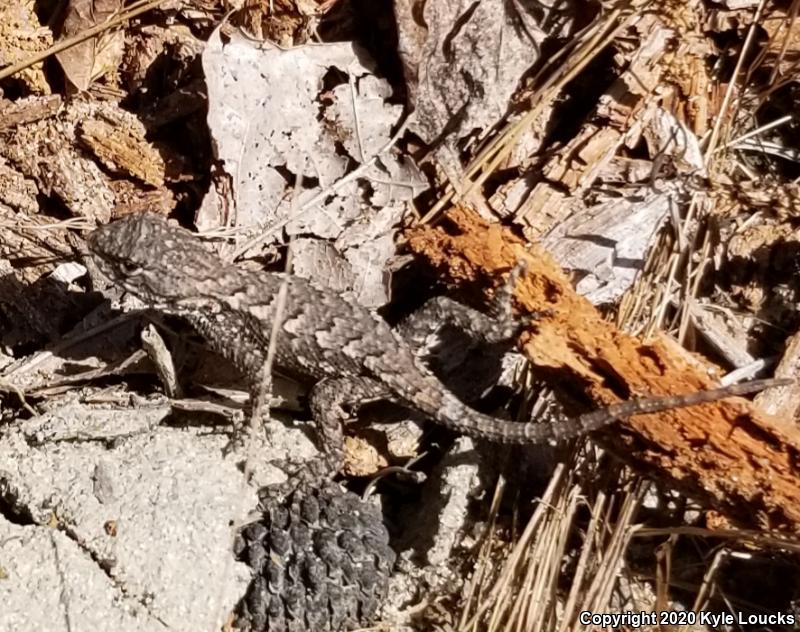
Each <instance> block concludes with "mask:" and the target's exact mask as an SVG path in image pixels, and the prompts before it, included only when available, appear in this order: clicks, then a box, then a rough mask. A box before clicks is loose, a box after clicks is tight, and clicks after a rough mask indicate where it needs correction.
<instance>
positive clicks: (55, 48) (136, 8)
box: [0, 0, 166, 79]
mask: <svg viewBox="0 0 800 632" xmlns="http://www.w3.org/2000/svg"><path fill="white" fill-rule="evenodd" d="M164 2H166V0H150V1H149V2H143V0H140V2H136V3H134V4H133V5H131V7H130V8H129V9H128V10H127V11H124V12H123V13H120V14H119V15H117V16H116V17H114V18H111V19H110V20H108V21H106V22H103V23H102V24H97V25H96V26H93V27H92V28H90V29H86V30H85V31H82V32H81V33H77V34H75V35H73V36H72V37H68V38H67V39H65V40H62V41H60V42H56V43H55V44H53V45H52V46H51V47H50V48H48V49H47V50H43V51H41V52H39V53H36V54H35V55H32V56H31V57H28V58H27V59H23V60H22V61H21V62H18V63H16V64H13V65H11V66H8V67H6V68H4V69H3V70H0V79H5V78H6V77H10V76H11V75H14V74H16V73H18V72H20V71H21V70H25V69H26V68H27V67H28V66H33V65H34V64H38V63H39V62H40V61H44V60H45V59H47V58H48V57H50V55H55V54H56V53H60V52H61V51H63V50H67V49H68V48H71V47H72V46H75V45H76V44H80V43H81V42H85V41H86V40H88V39H91V38H93V37H95V36H96V35H99V34H100V33H102V32H103V31H107V30H109V29H112V28H114V27H115V26H118V25H120V24H122V23H123V22H127V21H128V20H130V19H131V18H134V17H136V16H137V15H141V14H142V13H145V12H147V11H149V10H150V9H154V8H156V7H157V6H158V5H159V4H163V3H164Z"/></svg>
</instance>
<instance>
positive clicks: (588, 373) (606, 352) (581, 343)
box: [408, 208, 800, 533]
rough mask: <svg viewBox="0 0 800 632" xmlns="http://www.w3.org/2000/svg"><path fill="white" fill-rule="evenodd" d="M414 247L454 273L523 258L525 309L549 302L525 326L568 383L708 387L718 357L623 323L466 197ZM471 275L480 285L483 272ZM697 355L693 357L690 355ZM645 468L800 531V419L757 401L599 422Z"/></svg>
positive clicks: (545, 371)
mask: <svg viewBox="0 0 800 632" xmlns="http://www.w3.org/2000/svg"><path fill="white" fill-rule="evenodd" d="M408 246H409V248H410V249H411V250H412V251H413V252H414V253H415V254H416V255H418V256H420V257H422V258H424V259H425V260H427V261H428V262H429V263H430V264H431V265H432V266H434V267H435V268H436V269H437V273H438V274H440V275H441V276H442V278H445V279H447V280H449V281H453V282H456V283H462V284H464V285H468V284H469V282H470V281H475V280H480V281H481V283H480V285H481V287H485V286H486V285H491V283H487V279H494V280H495V281H496V282H495V284H497V283H499V282H500V279H501V278H502V276H503V275H505V274H506V273H507V272H508V271H509V269H511V268H512V267H513V266H514V264H515V263H516V262H517V261H518V260H519V259H524V260H525V261H526V262H527V264H528V272H527V274H526V275H525V276H524V278H522V279H520V281H519V282H518V284H517V287H516V290H515V294H514V296H515V299H516V301H517V305H518V306H519V307H520V309H521V310H522V311H523V312H534V311H543V310H549V311H550V313H549V315H546V316H544V317H542V318H541V319H539V320H538V321H537V322H536V324H535V326H533V327H532V328H531V329H530V330H529V331H528V332H527V333H526V334H525V335H523V338H522V343H523V345H522V348H523V351H524V352H525V354H526V355H527V357H528V358H529V359H530V360H531V362H532V363H533V365H534V367H535V368H536V369H537V372H538V373H539V374H540V375H541V376H542V377H545V378H547V379H549V380H550V381H551V382H552V383H553V385H554V386H555V387H556V388H558V387H559V383H560V384H561V386H562V387H564V386H565V385H567V384H569V385H576V384H577V385H581V386H582V387H583V388H584V389H585V393H586V394H587V395H588V396H589V397H590V398H591V399H592V400H593V401H594V402H595V403H596V405H597V406H601V405H607V404H610V403H612V402H615V401H618V400H619V399H625V398H629V397H636V396H641V395H646V394H654V395H660V394H672V393H683V392H691V391H696V390H700V389H707V388H710V387H712V386H715V385H716V384H717V383H716V381H715V379H714V377H713V374H714V372H715V370H714V368H713V367H712V366H711V365H710V364H707V363H704V362H703V361H702V360H700V359H699V358H697V357H695V356H691V355H689V354H687V353H686V352H685V351H683V350H682V349H680V348H679V347H677V345H672V344H671V343H670V342H669V341H668V340H667V339H666V338H665V339H660V340H656V341H655V342H652V343H647V344H645V343H643V342H641V341H640V340H638V339H636V338H634V337H632V336H629V335H627V334H625V333H623V332H621V331H619V330H618V329H617V328H616V327H615V326H614V325H613V324H612V323H609V322H607V321H606V320H604V319H603V317H602V316H601V314H600V313H599V312H597V311H596V310H595V309H594V307H592V305H591V304H590V303H589V302H588V301H587V300H586V299H584V298H582V297H580V296H578V295H577V294H576V293H575V292H574V290H573V289H572V287H571V285H570V283H569V281H568V280H567V278H566V276H565V275H564V274H563V272H562V271H561V269H560V268H559V267H558V266H557V265H556V264H555V263H554V262H553V260H552V258H551V257H550V255H549V254H547V252H545V251H544V250H543V249H541V248H539V247H537V246H535V245H534V246H528V247H526V245H525V244H524V243H523V242H522V241H520V240H519V239H517V238H516V237H514V236H513V235H511V233H509V232H508V231H506V230H505V229H503V228H502V227H500V226H498V225H489V224H487V223H486V222H484V221H483V220H481V219H480V218H478V217H477V216H476V215H475V214H473V213H471V212H469V211H467V210H466V209H463V208H454V209H452V210H451V211H450V212H449V213H448V214H447V215H446V217H445V218H444V219H443V220H442V222H440V224H439V225H438V226H436V227H433V226H421V227H419V228H416V229H415V230H413V231H412V232H411V233H410V234H409V239H408ZM472 285H477V284H475V283H473V284H472ZM687 356H688V357H687ZM598 439H599V440H600V441H602V442H604V443H605V444H606V445H608V447H609V448H610V449H612V450H613V451H614V452H615V453H616V454H618V455H620V456H622V457H623V458H625V459H626V460H628V461H630V462H631V463H632V464H633V465H634V466H636V467H637V468H638V469H639V470H643V471H644V472H646V473H652V474H654V475H655V476H656V477H657V478H658V479H659V480H663V481H665V482H667V483H668V484H670V485H671V486H673V487H675V488H677V489H680V490H682V491H684V492H686V493H687V494H688V495H690V496H693V497H695V498H697V499H698V500H700V501H701V502H704V503H706V504H708V505H710V506H713V507H715V508H717V509H719V510H720V511H722V512H723V513H724V514H725V515H726V516H727V517H728V518H730V519H732V520H734V521H736V522H738V523H739V524H742V525H747V526H756V527H758V528H770V529H779V530H783V531H786V532H793V533H797V532H800V485H798V480H800V479H798V475H799V474H800V459H799V458H798V454H799V453H800V431H798V429H797V428H795V427H793V426H790V425H789V424H785V423H780V422H779V420H776V419H774V418H771V417H769V416H767V415H766V414H764V413H762V412H760V411H759V410H758V409H757V408H756V407H754V406H753V404H751V403H750V402H749V401H747V400H745V399H742V398H731V399H728V400H725V401H723V402H718V403H715V404H708V405H703V406H697V407H693V408H690V409H683V410H674V411H669V412H666V413H659V414H656V415H640V416H638V417H635V418H632V419H629V420H626V421H624V422H621V423H619V424H617V425H615V426H613V427H612V428H611V429H609V430H608V431H605V432H603V433H599V434H598Z"/></svg>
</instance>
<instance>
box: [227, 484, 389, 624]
mask: <svg viewBox="0 0 800 632" xmlns="http://www.w3.org/2000/svg"><path fill="white" fill-rule="evenodd" d="M266 498H267V500H264V501H263V502H265V504H267V508H266V509H265V512H264V516H263V518H262V520H260V521H259V522H255V523H251V524H249V525H247V526H246V527H244V528H242V529H241V531H240V532H239V534H238V535H237V537H236V544H235V552H236V555H237V558H238V559H240V560H241V561H244V562H246V563H247V564H248V565H249V566H250V567H251V568H252V569H253V579H252V581H251V583H250V586H249V587H248V590H247V594H246V595H245V597H244V598H243V599H242V601H241V602H240V603H239V606H238V607H237V612H236V626H237V629H241V630H246V631H253V632H254V631H261V630H264V631H267V630H268V631H270V632H284V631H290V630H297V631H300V630H303V631H305V630H315V631H319V632H326V631H334V630H350V629H353V628H356V627H360V626H364V625H369V623H370V622H371V620H372V619H373V618H374V616H375V614H376V612H377V610H378V608H379V607H380V606H381V605H382V603H383V600H384V599H385V598H386V593H387V590H388V582H389V577H390V575H391V571H392V568H393V567H394V563H395V557H396V556H395V552H394V551H393V550H392V549H391V547H390V546H389V533H388V531H387V530H386V526H385V525H384V523H383V517H382V515H381V512H380V511H379V509H378V508H377V507H375V506H374V505H372V504H370V503H367V502H364V501H362V500H361V499H360V498H359V497H358V496H356V495H355V494H353V493H351V492H347V491H345V490H343V489H342V488H341V487H340V486H339V485H338V484H335V483H327V484H325V485H324V486H322V487H321V488H313V487H311V486H302V487H300V488H297V489H296V490H295V491H293V492H292V493H291V494H290V495H289V496H288V497H286V499H285V500H283V501H275V500H274V499H272V498H270V497H268V496H267V497H266Z"/></svg>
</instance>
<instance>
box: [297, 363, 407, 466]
mask: <svg viewBox="0 0 800 632" xmlns="http://www.w3.org/2000/svg"><path fill="white" fill-rule="evenodd" d="M391 395H392V393H391V391H390V390H389V389H388V388H387V387H385V386H383V385H382V384H380V383H379V382H376V381H375V380H373V379H370V378H368V377H361V376H351V377H329V378H325V379H323V380H320V381H319V382H317V383H316V384H315V385H314V387H313V388H312V389H311V393H310V398H309V399H310V402H309V403H310V406H311V414H312V415H313V417H314V422H315V424H316V427H317V437H318V441H317V445H318V447H319V449H320V453H321V456H320V463H321V465H322V470H323V471H322V472H315V473H314V476H315V477H316V478H317V480H319V478H329V477H330V476H332V475H335V474H336V473H337V472H338V471H339V470H340V469H341V468H342V465H343V464H344V435H343V433H342V426H343V425H344V423H345V422H347V421H348V420H349V419H351V418H352V417H353V415H352V411H353V410H354V409H357V408H358V407H359V406H361V405H362V404H365V403H368V402H372V401H376V400H381V399H391ZM317 467H318V466H317Z"/></svg>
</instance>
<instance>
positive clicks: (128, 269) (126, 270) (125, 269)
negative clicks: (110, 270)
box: [119, 262, 144, 278]
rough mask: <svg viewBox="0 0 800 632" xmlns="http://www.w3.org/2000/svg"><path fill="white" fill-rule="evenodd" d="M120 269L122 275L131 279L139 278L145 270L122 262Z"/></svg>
mask: <svg viewBox="0 0 800 632" xmlns="http://www.w3.org/2000/svg"><path fill="white" fill-rule="evenodd" d="M119 269H120V270H121V271H122V274H124V275H125V276H126V277H129V278H130V277H135V276H139V275H140V274H141V273H142V272H144V268H143V267H142V266H137V265H134V264H132V263H122V262H120V264H119Z"/></svg>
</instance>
